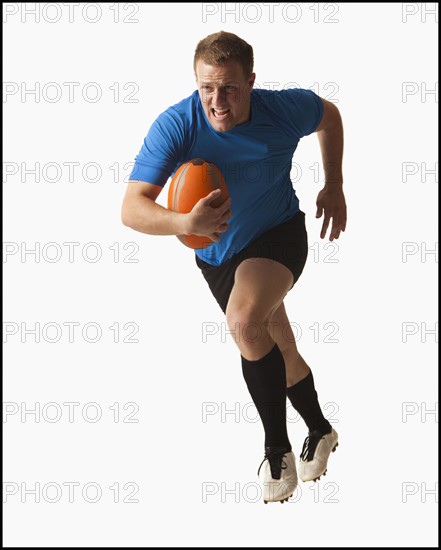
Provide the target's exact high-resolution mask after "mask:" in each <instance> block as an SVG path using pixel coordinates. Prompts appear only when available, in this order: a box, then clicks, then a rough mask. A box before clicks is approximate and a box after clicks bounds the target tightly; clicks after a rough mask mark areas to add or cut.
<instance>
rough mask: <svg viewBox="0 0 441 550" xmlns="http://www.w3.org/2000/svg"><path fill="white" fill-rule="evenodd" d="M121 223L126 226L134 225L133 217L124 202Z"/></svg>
mask: <svg viewBox="0 0 441 550" xmlns="http://www.w3.org/2000/svg"><path fill="white" fill-rule="evenodd" d="M121 223H122V224H123V225H125V226H126V227H132V217H131V216H130V212H129V210H128V208H127V206H125V205H124V204H123V205H122V207H121Z"/></svg>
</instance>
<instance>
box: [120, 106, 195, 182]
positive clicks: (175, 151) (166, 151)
mask: <svg viewBox="0 0 441 550" xmlns="http://www.w3.org/2000/svg"><path fill="white" fill-rule="evenodd" d="M184 136H185V132H184V128H183V122H182V121H181V120H180V119H179V116H177V115H176V114H175V113H174V112H173V109H172V108H170V109H168V110H167V111H165V112H164V113H162V114H161V115H159V117H158V118H157V119H156V120H155V121H154V123H153V124H152V126H151V127H150V130H149V131H148V133H147V136H146V137H145V139H144V142H143V144H142V147H141V150H140V151H139V153H138V155H137V156H136V157H135V164H134V166H133V169H132V171H131V173H130V176H129V179H131V180H139V181H146V182H148V183H152V184H154V185H159V186H161V187H164V185H165V184H166V182H167V180H168V178H169V177H170V175H171V174H172V173H173V172H174V171H175V168H176V165H177V164H178V161H179V158H180V156H181V153H182V149H183V146H184Z"/></svg>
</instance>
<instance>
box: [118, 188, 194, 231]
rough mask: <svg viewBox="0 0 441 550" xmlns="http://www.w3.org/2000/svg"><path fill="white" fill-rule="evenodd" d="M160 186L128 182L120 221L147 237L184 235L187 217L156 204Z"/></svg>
mask: <svg viewBox="0 0 441 550" xmlns="http://www.w3.org/2000/svg"><path fill="white" fill-rule="evenodd" d="M161 191H162V187H161V186H160V185H153V184H152V183H147V182H145V181H137V180H129V183H128V186H127V190H126V194H125V196H124V200H123V203H122V208H121V221H122V223H123V224H124V225H126V226H127V227H131V228H132V229H134V230H135V231H140V232H141V233H147V234H149V235H185V234H186V232H187V217H188V216H187V215H186V214H180V213H179V212H173V211H172V210H168V209H167V208H164V207H163V206H161V205H160V204H156V202H155V201H156V199H157V198H158V195H159V193H160V192H161Z"/></svg>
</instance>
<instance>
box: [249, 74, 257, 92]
mask: <svg viewBox="0 0 441 550" xmlns="http://www.w3.org/2000/svg"><path fill="white" fill-rule="evenodd" d="M255 82H256V73H251V74H250V78H249V79H248V84H249V86H250V89H251V88H252V87H253V86H254V83H255Z"/></svg>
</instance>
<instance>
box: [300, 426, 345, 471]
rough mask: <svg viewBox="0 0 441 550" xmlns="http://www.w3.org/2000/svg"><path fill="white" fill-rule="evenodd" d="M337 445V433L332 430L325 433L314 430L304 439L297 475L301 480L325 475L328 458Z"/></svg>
mask: <svg viewBox="0 0 441 550" xmlns="http://www.w3.org/2000/svg"><path fill="white" fill-rule="evenodd" d="M337 446H338V434H337V432H336V431H335V430H334V428H332V431H331V432H330V433H328V434H326V435H322V433H321V432H319V431H318V430H315V431H313V432H310V433H309V435H308V437H307V438H306V439H305V442H304V444H303V449H302V452H301V454H300V462H299V477H300V479H301V480H302V481H318V480H319V479H320V476H324V475H326V471H327V468H328V458H329V455H330V454H331V452H334V451H335V449H336V448H337Z"/></svg>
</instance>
